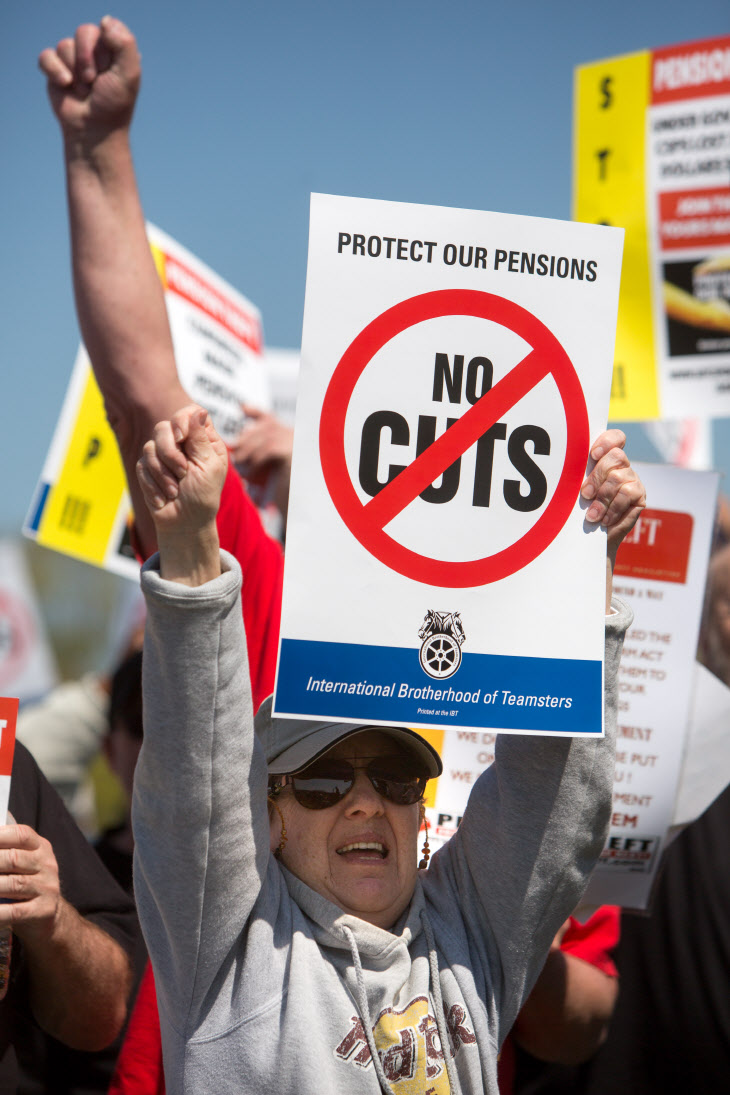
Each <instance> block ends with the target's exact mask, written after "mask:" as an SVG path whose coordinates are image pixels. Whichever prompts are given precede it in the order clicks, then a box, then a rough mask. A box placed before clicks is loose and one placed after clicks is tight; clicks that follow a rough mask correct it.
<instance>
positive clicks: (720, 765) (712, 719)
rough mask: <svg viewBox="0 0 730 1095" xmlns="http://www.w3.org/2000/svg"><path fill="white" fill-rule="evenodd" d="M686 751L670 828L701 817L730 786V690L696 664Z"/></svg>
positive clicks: (699, 664) (702, 666)
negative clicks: (729, 785)
mask: <svg viewBox="0 0 730 1095" xmlns="http://www.w3.org/2000/svg"><path fill="white" fill-rule="evenodd" d="M694 669H695V685H694V693H693V697H692V710H691V717H690V725H689V733H688V735H687V747H686V751H685V756H684V763H683V764H682V772H681V776H680V780H679V787H678V789H677V798H676V801H675V803H674V813H673V815H672V825H673V826H675V827H680V826H681V827H684V826H685V825H689V824H691V822H693V821H694V820H695V819H696V818H698V817H699V816H700V814H703V813H704V812H705V810H706V809H707V807H708V806H709V805H710V804H711V803H712V802H714V801H715V799H716V798H717V796H718V795H720V794H722V792H723V791H724V790H725V788H726V787H727V785H728V784H729V783H730V734H728V727H729V726H730V688H728V686H727V685H726V684H725V683H724V681H721V680H720V679H719V678H718V677H716V676H715V675H714V673H711V672H710V670H709V669H707V668H706V667H705V666H704V665H702V664H701V663H700V662H696V663H695V667H694Z"/></svg>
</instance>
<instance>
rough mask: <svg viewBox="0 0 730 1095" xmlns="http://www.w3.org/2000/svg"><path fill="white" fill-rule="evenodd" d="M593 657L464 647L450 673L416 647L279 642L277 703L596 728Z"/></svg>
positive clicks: (581, 730) (298, 708)
mask: <svg viewBox="0 0 730 1095" xmlns="http://www.w3.org/2000/svg"><path fill="white" fill-rule="evenodd" d="M601 681H602V675H601V663H600V661H576V660H574V659H567V658H519V657H505V656H504V655H498V654H464V655H463V657H462V659H461V664H460V665H459V668H458V670H457V671H456V672H455V673H453V674H452V675H451V676H448V677H442V678H434V677H431V676H430V675H428V674H427V673H426V672H425V670H424V669H422V668H421V665H420V662H419V653H418V649H413V648H411V649H404V648H402V647H396V646H366V645H358V644H355V643H327V642H312V641H308V640H303V639H282V642H281V656H280V659H279V677H278V680H277V685H276V710H277V711H279V712H286V713H289V714H299V715H313V716H314V715H318V716H321V717H323V718H326V719H328V720H329V719H332V720H334V721H336V720H337V719H362V720H363V722H382V723H388V722H395V721H397V722H400V723H405V724H406V725H413V726H417V725H432V726H440V725H443V726H468V727H480V728H484V729H500V730H529V731H536V732H542V733H546V734H600V733H601V730H602V702H603V699H602V688H601Z"/></svg>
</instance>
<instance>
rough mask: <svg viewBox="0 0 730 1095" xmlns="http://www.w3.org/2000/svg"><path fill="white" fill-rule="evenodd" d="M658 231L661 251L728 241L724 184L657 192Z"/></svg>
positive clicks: (728, 198)
mask: <svg viewBox="0 0 730 1095" xmlns="http://www.w3.org/2000/svg"><path fill="white" fill-rule="evenodd" d="M659 234H660V237H661V246H662V250H664V251H671V250H672V249H675V248H686V247H717V246H722V245H724V244H730V191H728V189H727V187H723V188H722V189H714V190H674V191H669V192H666V193H664V194H660V195H659Z"/></svg>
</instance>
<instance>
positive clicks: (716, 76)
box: [651, 37, 730, 103]
mask: <svg viewBox="0 0 730 1095" xmlns="http://www.w3.org/2000/svg"><path fill="white" fill-rule="evenodd" d="M728 94H730V38H728V37H724V38H706V39H704V40H703V41H700V42H685V43H684V45H681V46H665V47H664V48H663V49H656V50H654V52H653V55H652V66H651V101H652V103H671V102H675V101H676V100H678V99H693V98H695V97H696V98H704V97H706V96H708V95H728Z"/></svg>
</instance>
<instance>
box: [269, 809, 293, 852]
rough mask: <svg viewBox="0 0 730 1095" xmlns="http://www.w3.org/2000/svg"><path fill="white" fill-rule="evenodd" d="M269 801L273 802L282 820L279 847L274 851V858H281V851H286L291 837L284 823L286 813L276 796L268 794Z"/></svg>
mask: <svg viewBox="0 0 730 1095" xmlns="http://www.w3.org/2000/svg"><path fill="white" fill-rule="evenodd" d="M268 801H269V802H270V803H271V805H272V806H273V807H274V809H275V810H276V812H277V814H278V815H279V821H280V822H281V836H280V838H279V847H278V848H277V849H276V851H275V852H274V858H275V859H281V853H282V852H283V851H284V848H285V847H286V842H287V840H288V839H289V837H288V836H287V835H286V825H285V824H284V815H283V814H282V812H281V807H280V806H279V803H278V802H277V801H276V799H275V798H274V796H273V795H269V796H268Z"/></svg>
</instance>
